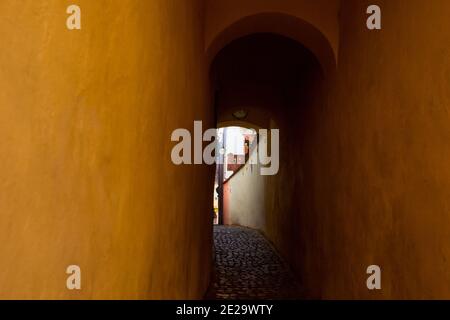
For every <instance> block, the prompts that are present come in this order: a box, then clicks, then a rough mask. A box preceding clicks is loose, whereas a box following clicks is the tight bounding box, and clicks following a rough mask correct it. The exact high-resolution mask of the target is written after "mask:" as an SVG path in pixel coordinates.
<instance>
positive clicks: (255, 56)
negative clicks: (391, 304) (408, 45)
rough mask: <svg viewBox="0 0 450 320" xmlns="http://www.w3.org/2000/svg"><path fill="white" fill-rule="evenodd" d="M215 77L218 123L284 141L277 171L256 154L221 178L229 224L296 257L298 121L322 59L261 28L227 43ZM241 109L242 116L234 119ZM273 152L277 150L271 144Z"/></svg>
mask: <svg viewBox="0 0 450 320" xmlns="http://www.w3.org/2000/svg"><path fill="white" fill-rule="evenodd" d="M277 17H278V15H277ZM213 50H215V49H213ZM322 61H324V60H322ZM210 78H211V81H212V87H213V88H214V90H215V93H216V95H215V96H216V101H215V106H216V114H217V119H218V124H221V125H224V124H237V123H247V124H254V125H255V127H259V128H262V129H268V130H273V129H276V130H279V134H280V140H279V141H271V142H270V143H269V144H270V145H271V146H272V145H274V144H275V143H276V144H277V145H278V148H279V149H278V150H279V153H277V155H276V156H278V154H279V172H277V174H275V175H273V176H263V175H262V174H261V168H262V165H261V164H260V163H259V162H258V156H257V155H256V154H250V155H249V157H248V158H249V159H251V160H252V161H249V162H248V163H246V164H245V166H244V167H242V168H240V169H239V171H237V172H235V173H234V174H233V175H232V176H231V177H230V178H229V179H227V180H226V181H225V182H224V183H223V188H221V189H220V190H222V191H223V195H222V198H223V206H222V207H223V208H224V209H223V210H224V211H223V212H224V213H225V214H224V216H225V217H226V219H225V222H226V223H227V224H229V225H233V226H235V225H238V226H244V227H249V228H252V229H257V230H260V231H262V232H263V233H264V234H265V235H266V236H267V237H268V238H269V239H270V240H271V241H273V242H274V243H275V245H276V247H277V248H278V249H279V250H280V251H281V253H282V254H283V255H284V256H285V257H289V256H292V253H293V252H295V248H293V247H292V245H293V244H294V243H298V242H299V241H300V239H299V238H297V236H298V231H299V226H300V224H299V223H298V216H299V205H298V201H297V200H298V194H297V190H296V188H295V187H293V186H295V185H296V184H298V183H299V180H300V179H301V177H300V176H299V170H298V167H297V164H296V161H295V159H296V158H298V157H299V153H298V150H299V149H300V148H299V145H300V144H301V136H300V132H301V130H300V129H299V126H303V124H302V123H301V121H299V120H298V119H300V118H301V114H302V113H304V112H307V110H309V109H310V108H311V107H312V101H314V100H315V98H316V97H317V96H320V94H319V92H320V91H319V88H320V85H321V83H322V81H323V79H324V68H323V65H321V61H320V60H319V58H318V57H317V56H316V55H315V54H314V53H313V52H312V51H311V50H310V49H309V48H307V47H306V46H304V45H303V44H302V43H300V42H298V41H296V40H294V39H293V38H292V37H287V36H285V35H281V34H279V33H277V32H263V33H261V32H257V33H252V34H248V35H244V36H241V37H239V38H237V39H233V40H232V41H231V42H229V43H228V44H227V45H226V46H225V47H223V48H222V49H221V50H220V51H219V52H218V53H217V54H216V55H215V58H214V60H213V61H212V62H211V75H210ZM237 111H239V112H241V113H242V114H243V115H245V118H244V119H236V112H237ZM258 142H259V139H258ZM269 144H268V145H269ZM268 145H267V146H268ZM260 147H261V146H260ZM263 147H266V146H263ZM268 151H269V153H270V154H271V155H272V156H274V154H273V151H274V149H272V148H271V147H270V150H268ZM219 166H220V165H219ZM219 171H220V169H219ZM219 198H220V196H219ZM231 228H233V227H231ZM216 229H217V228H216ZM220 230H222V229H219V232H220ZM237 234H240V233H239V232H238V233H237ZM221 236H223V235H221V234H219V235H218V237H221ZM239 236H241V234H240V235H239ZM219 243H220V242H219ZM236 245H238V244H236ZM240 245H243V246H245V243H241V244H240ZM223 250H224V248H221V251H223ZM242 250H244V251H245V248H244V249H242ZM290 262H292V261H290ZM237 265H239V264H238V263H237ZM230 273H233V271H230ZM219 289H220V288H219ZM280 290H281V289H280ZM249 297H250V298H251V297H252V296H249Z"/></svg>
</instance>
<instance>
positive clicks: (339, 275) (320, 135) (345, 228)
mask: <svg viewBox="0 0 450 320" xmlns="http://www.w3.org/2000/svg"><path fill="white" fill-rule="evenodd" d="M369 4H372V3H371V2H369V1H360V0H348V1H343V4H342V8H341V25H340V27H341V38H340V52H339V65H338V69H337V72H336V75H335V76H334V77H332V78H329V79H327V81H326V82H324V83H322V84H320V83H321V81H320V77H319V76H318V75H317V76H314V75H312V77H313V78H312V79H314V78H315V77H316V79H317V81H311V82H309V85H308V86H307V87H306V92H309V93H310V95H309V96H308V94H307V95H306V96H307V101H308V102H307V103H306V102H305V101H303V102H302V103H301V104H299V105H298V108H297V109H296V110H297V111H296V112H295V113H293V114H291V115H290V118H291V119H295V120H294V123H295V124H294V125H293V126H292V130H291V132H289V136H290V137H293V138H295V139H291V140H290V141H287V142H288V143H291V148H290V150H291V151H292V150H295V152H291V153H290V156H289V157H287V156H286V155H284V156H283V154H282V161H281V163H284V164H283V167H282V168H281V169H280V174H279V175H278V177H277V178H275V179H274V181H273V185H272V186H273V192H271V193H269V195H270V196H271V197H272V198H270V197H268V205H269V209H268V210H267V211H268V212H269V213H270V212H271V215H270V216H269V217H267V219H266V220H267V223H266V225H267V228H268V230H267V234H268V235H269V237H270V238H271V239H272V240H273V241H274V242H275V244H276V245H277V247H278V248H279V249H280V250H281V252H282V253H283V255H284V256H285V257H286V258H287V259H288V260H289V261H290V262H291V264H292V266H293V267H294V268H295V270H296V271H297V273H298V275H299V276H300V280H301V281H302V284H303V286H304V288H305V289H306V290H305V292H308V294H307V297H309V298H339V299H341V298H367V299H372V298H382V299H388V298H396V299H406V298H414V299H422V298H447V299H448V298H450V287H449V285H448V284H449V283H450V246H449V245H448V244H449V241H450V214H449V213H450V161H449V159H450V126H449V123H450V122H449V121H450V116H449V115H450V107H449V106H450V99H449V97H450V95H449V92H450V91H449V90H450V60H449V57H450V33H449V32H448V30H450V20H449V18H448V12H450V2H449V1H446V0H435V1H421V0H395V1H393V0H384V1H383V0H382V1H378V2H377V4H378V5H380V7H381V8H382V13H383V20H382V23H383V29H382V30H381V31H369V30H367V29H366V28H365V23H366V20H365V19H366V15H365V14H364V13H365V10H366V8H367V6H368V5H369ZM302 93H303V94H304V93H305V92H304V91H302V92H300V93H299V95H300V94H302ZM322 96H323V97H325V98H324V99H322V98H321V97H322ZM282 143H283V142H282ZM284 143H286V141H285V142H284ZM293 172H295V175H293ZM292 190H293V191H292ZM371 264H377V265H379V266H380V267H381V268H382V290H381V291H369V290H367V288H366V279H367V277H368V275H366V268H367V267H368V266H369V265H371Z"/></svg>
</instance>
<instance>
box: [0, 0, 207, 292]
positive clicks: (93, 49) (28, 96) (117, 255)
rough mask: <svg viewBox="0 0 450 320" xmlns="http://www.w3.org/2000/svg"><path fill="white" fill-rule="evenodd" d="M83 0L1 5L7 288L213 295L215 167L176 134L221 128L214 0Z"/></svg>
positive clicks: (3, 279) (0, 261)
mask: <svg viewBox="0 0 450 320" xmlns="http://www.w3.org/2000/svg"><path fill="white" fill-rule="evenodd" d="M72 2H73V1H72ZM72 2H71V1H60V0H53V1H51V0H40V1H35V0H24V1H1V2H0V39H1V40H0V49H1V50H0V88H1V90H0V136H1V137H2V138H1V140H0V159H1V168H0V177H1V182H0V243H1V245H0V288H1V290H0V298H21V299H28V298H57V299H78V298H102V299H103V298H106V299H108V298H130V299H133V298H200V297H202V295H203V293H204V291H205V289H206V286H207V284H208V281H209V278H208V277H206V276H205V275H207V274H209V269H210V258H211V254H209V252H210V248H211V239H210V238H211V214H210V198H211V190H212V180H211V179H212V174H213V172H212V171H210V170H208V169H206V168H205V167H201V166H185V167H175V166H174V165H172V162H171V160H170V151H171V147H172V146H173V144H172V143H171V142H170V134H171V132H172V130H174V129H175V128H180V127H186V128H189V129H191V127H192V126H193V120H194V119H197V120H201V119H203V120H204V121H205V122H204V125H205V126H207V125H208V126H212V125H213V123H212V118H213V117H212V112H213V110H211V109H212V108H211V106H210V105H209V103H208V97H207V90H206V83H207V82H206V77H205V76H206V72H205V71H206V70H205V66H204V65H205V64H204V61H205V59H204V39H203V29H202V24H203V22H202V21H203V12H204V10H203V3H202V1H196V0H192V1H185V0H178V1H165V0H152V1H138V0H109V1H106V0H104V1H98V0H96V1H92V0H77V1H76V4H78V5H79V6H80V7H81V9H82V30H81V31H69V30H67V28H66V19H67V17H68V15H67V14H66V8H67V6H68V5H69V4H72ZM208 181H210V185H209V184H208V183H207V182H208ZM192 190H196V191H197V192H195V193H191V191H192ZM194 221H195V223H193V222H194ZM70 264H76V265H79V266H80V267H81V271H82V290H81V291H69V290H67V289H66V278H67V275H66V273H65V271H66V267H67V266H68V265H70Z"/></svg>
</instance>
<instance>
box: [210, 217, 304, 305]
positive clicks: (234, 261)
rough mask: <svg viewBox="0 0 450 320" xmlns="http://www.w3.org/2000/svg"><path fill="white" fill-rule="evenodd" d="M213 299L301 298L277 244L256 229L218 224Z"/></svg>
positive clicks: (215, 229)
mask: <svg viewBox="0 0 450 320" xmlns="http://www.w3.org/2000/svg"><path fill="white" fill-rule="evenodd" d="M214 246H215V260H216V261H215V265H216V267H215V279H214V282H213V285H212V288H211V291H210V294H209V297H210V298H213V299H220V300H222V299H242V300H247V299H252V300H279V299H297V298H299V290H298V286H297V284H296V282H295V280H294V277H293V276H292V273H291V272H290V271H289V269H288V268H287V266H286V265H285V264H284V263H283V261H282V260H281V258H280V257H279V255H278V254H277V252H276V251H275V250H274V248H273V246H272V245H271V244H270V243H269V242H268V241H267V240H266V239H265V238H264V236H263V235H262V234H261V233H260V232H259V231H256V230H253V229H248V228H243V227H234V226H233V227H230V226H215V227H214Z"/></svg>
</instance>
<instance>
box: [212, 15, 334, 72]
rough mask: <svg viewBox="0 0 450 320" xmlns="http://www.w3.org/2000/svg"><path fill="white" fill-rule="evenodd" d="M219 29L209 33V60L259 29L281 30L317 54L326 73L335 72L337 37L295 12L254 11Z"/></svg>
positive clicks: (279, 32)
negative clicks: (234, 41) (233, 42)
mask: <svg viewBox="0 0 450 320" xmlns="http://www.w3.org/2000/svg"><path fill="white" fill-rule="evenodd" d="M215 32H217V33H216V34H215V35H214V36H211V35H207V36H208V38H207V43H206V56H207V61H208V63H209V64H211V63H212V61H213V60H214V58H215V57H216V55H217V54H218V53H219V52H220V50H222V49H223V48H224V47H225V46H227V45H228V44H230V43H231V42H232V41H233V40H236V39H238V38H241V37H244V36H247V35H251V34H256V33H273V34H278V35H282V36H285V37H288V38H291V39H293V40H295V41H297V42H299V43H301V44H302V45H304V46H305V47H306V48H308V49H309V50H310V51H311V52H312V53H313V54H314V55H315V56H316V57H317V59H318V60H319V62H320V64H321V66H322V68H323V70H324V73H325V74H329V73H331V72H333V70H334V69H335V67H336V64H337V50H338V44H337V41H332V40H331V39H329V38H327V36H326V35H325V34H324V33H322V32H321V30H320V29H319V28H318V27H316V26H315V25H313V24H311V23H310V22H308V21H307V20H304V19H302V18H299V17H297V16H294V15H290V14H286V13H282V12H262V13H257V14H252V15H248V16H243V17H240V18H238V19H237V20H235V21H232V22H230V24H229V25H226V26H225V27H224V28H223V29H222V30H215ZM333 42H334V46H333Z"/></svg>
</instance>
